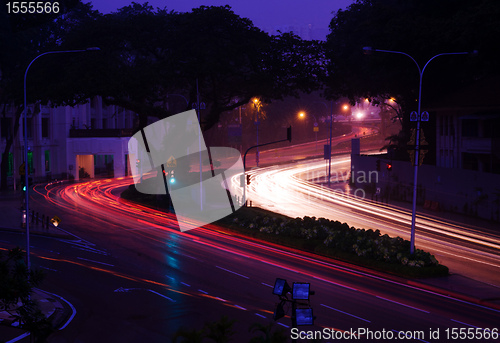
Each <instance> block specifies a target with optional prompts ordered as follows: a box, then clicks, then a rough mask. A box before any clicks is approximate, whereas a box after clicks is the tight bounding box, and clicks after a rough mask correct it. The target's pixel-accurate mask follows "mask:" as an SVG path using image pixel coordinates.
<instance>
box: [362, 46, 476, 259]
mask: <svg viewBox="0 0 500 343" xmlns="http://www.w3.org/2000/svg"><path fill="white" fill-rule="evenodd" d="M363 51H364V53H365V54H370V53H372V52H374V51H375V52H388V53H391V54H400V55H405V56H408V57H409V58H411V60H412V61H413V62H414V63H415V65H416V66H417V68H418V73H419V78H420V79H419V86H418V110H417V132H416V139H415V161H414V169H413V170H414V171H413V205H412V214H411V234H410V237H411V239H410V253H411V254H413V253H414V252H415V220H416V212H417V179H418V165H419V149H420V110H421V103H422V76H423V75H424V71H425V68H426V67H427V65H428V64H429V63H430V62H431V61H432V60H433V59H435V58H436V57H439V56H445V55H468V54H471V53H470V52H445V53H441V54H437V55H435V56H433V57H431V58H430V59H429V60H428V61H427V62H426V63H425V65H424V67H423V68H420V65H419V64H418V63H417V61H415V59H414V58H413V57H411V56H410V55H408V54H407V53H404V52H401V51H392V50H381V49H374V48H372V47H364V48H363ZM472 53H473V54H477V51H473V52H472Z"/></svg>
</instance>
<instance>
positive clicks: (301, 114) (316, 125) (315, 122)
mask: <svg viewBox="0 0 500 343" xmlns="http://www.w3.org/2000/svg"><path fill="white" fill-rule="evenodd" d="M311 115H312V116H313V118H314V133H315V135H316V147H315V148H314V151H318V130H319V128H318V120H317V119H316V116H315V115H314V114H312V113H311ZM305 116H306V114H305V113H304V112H299V117H300V118H304V117H305Z"/></svg>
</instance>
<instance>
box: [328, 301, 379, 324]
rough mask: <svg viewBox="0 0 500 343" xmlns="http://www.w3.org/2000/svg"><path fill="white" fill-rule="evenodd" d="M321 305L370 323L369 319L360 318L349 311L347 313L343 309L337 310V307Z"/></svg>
mask: <svg viewBox="0 0 500 343" xmlns="http://www.w3.org/2000/svg"><path fill="white" fill-rule="evenodd" d="M321 306H323V307H326V308H329V309H330V310H334V311H337V312H340V313H343V314H346V315H348V316H351V317H354V318H357V319H359V320H362V321H364V322H367V323H371V321H369V320H368V319H364V318H361V317H358V316H355V315H354V314H350V313H348V312H344V311H341V310H338V309H336V308H333V307H330V306H328V305H325V304H321Z"/></svg>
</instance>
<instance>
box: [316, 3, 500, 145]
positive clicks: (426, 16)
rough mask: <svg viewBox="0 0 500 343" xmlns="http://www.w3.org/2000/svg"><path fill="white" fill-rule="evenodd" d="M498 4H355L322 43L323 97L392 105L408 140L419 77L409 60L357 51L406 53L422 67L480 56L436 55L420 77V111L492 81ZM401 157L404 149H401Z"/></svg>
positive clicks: (335, 21) (335, 20)
mask: <svg viewBox="0 0 500 343" xmlns="http://www.w3.org/2000/svg"><path fill="white" fill-rule="evenodd" d="M499 15H500V3H499V2H498V1H495V0H479V1H465V0H443V1H431V0H404V1H403V0H357V1H356V2H355V3H353V4H352V5H350V6H349V7H348V8H347V9H345V10H339V11H338V12H337V13H336V15H335V16H334V18H333V19H332V21H331V23H330V30H331V32H330V34H329V35H328V37H327V42H326V55H327V57H328V59H329V64H328V76H327V78H326V81H325V83H326V94H327V95H328V96H329V97H333V98H336V97H340V96H347V97H349V99H350V100H351V102H354V101H356V100H357V99H359V98H360V97H364V98H369V99H372V100H374V99H375V100H377V101H383V100H384V99H389V98H394V99H395V100H396V102H397V103H398V104H399V106H401V107H400V108H401V111H400V112H399V114H398V115H399V116H400V119H401V120H402V123H403V128H404V130H403V132H402V135H400V137H399V141H400V145H406V142H407V141H408V135H409V128H410V125H409V120H408V117H409V115H408V114H409V113H410V112H411V111H415V110H417V100H418V91H419V73H418V68H417V66H416V65H415V63H414V62H413V61H412V60H411V59H410V58H408V57H407V56H404V55H400V54H393V53H384V52H374V53H373V54H371V55H370V56H366V55H364V54H363V47H372V48H374V49H381V50H391V51H399V52H404V53H406V54H409V55H410V56H412V57H413V58H414V59H415V61H416V62H417V63H418V64H419V66H420V68H423V66H424V65H425V63H426V62H427V61H428V60H429V59H430V58H432V57H433V56H435V55H437V54H440V53H449V52H471V51H473V50H478V51H479V55H478V56H477V58H472V57H471V56H470V55H465V56H462V55H460V56H442V57H438V58H436V59H435V60H433V61H432V62H431V63H429V66H428V68H426V70H425V73H424V75H423V86H422V110H425V107H426V105H428V104H430V103H431V102H434V103H435V102H437V101H438V100H439V99H440V98H442V97H443V96H444V95H446V94H448V93H450V92H453V91H454V90H456V89H458V88H459V87H463V86H464V85H468V84H470V83H472V82H474V81H475V80H477V79H480V78H483V77H485V76H487V75H492V74H493V75H498V73H499V66H498V63H497V62H496V60H497V58H496V56H495V49H496V48H495V45H494V44H491V39H492V37H497V36H498V34H499V33H500V32H499V31H500V25H498V18H499ZM405 150H406V149H405Z"/></svg>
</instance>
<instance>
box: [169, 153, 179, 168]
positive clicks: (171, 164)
mask: <svg viewBox="0 0 500 343" xmlns="http://www.w3.org/2000/svg"><path fill="white" fill-rule="evenodd" d="M167 167H168V168H175V167H177V160H176V159H175V158H174V156H170V158H169V159H168V160H167Z"/></svg>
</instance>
